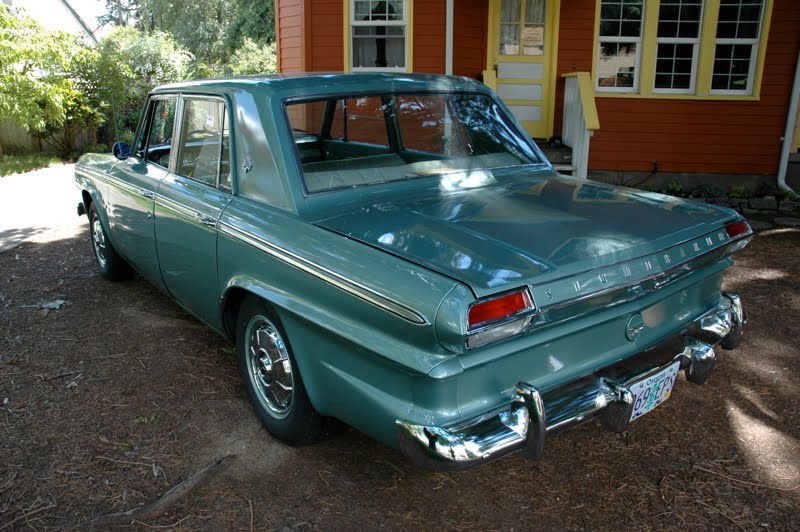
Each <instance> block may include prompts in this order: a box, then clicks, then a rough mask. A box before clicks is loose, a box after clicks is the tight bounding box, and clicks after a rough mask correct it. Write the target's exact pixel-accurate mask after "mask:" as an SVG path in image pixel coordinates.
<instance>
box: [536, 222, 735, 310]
mask: <svg viewBox="0 0 800 532" xmlns="http://www.w3.org/2000/svg"><path fill="white" fill-rule="evenodd" d="M750 234H751V233H747V234H743V235H740V236H737V237H736V238H733V239H731V238H730V237H729V236H728V233H727V231H726V230H725V228H724V227H722V228H719V229H715V230H714V231H711V232H708V233H705V234H703V235H700V236H698V237H695V238H692V239H689V240H686V241H684V242H681V243H680V244H676V245H673V246H672V247H669V248H667V249H664V250H662V251H659V252H656V253H652V254H649V255H646V256H642V257H638V258H635V259H630V260H627V261H623V262H619V263H616V264H612V265H609V266H603V267H601V268H598V269H595V270H591V271H587V272H584V273H579V274H576V275H572V276H566V277H562V278H559V279H555V280H552V281H549V282H547V283H541V284H532V285H530V287H529V288H530V290H531V294H532V295H533V300H534V303H535V304H536V306H537V307H538V308H539V310H540V311H541V312H549V311H556V310H560V309H563V308H564V307H567V306H572V305H575V304H578V303H581V302H585V301H587V300H591V299H593V298H596V297H603V296H608V295H609V294H613V293H616V292H619V291H624V290H628V289H630V288H631V287H636V286H640V285H642V284H647V285H648V287H647V288H642V289H641V290H640V292H641V294H643V293H646V292H650V291H653V290H657V289H658V288H661V287H662V286H664V285H666V284H668V283H670V282H672V281H674V280H676V279H677V278H680V277H682V276H684V275H686V274H689V273H691V272H692V271H694V270H695V269H696V268H698V267H701V266H704V265H705V264H706V263H707V261H709V260H710V259H712V258H714V257H715V255H714V253H719V259H722V258H723V257H724V256H725V251H726V249H728V247H729V245H730V244H731V243H732V242H735V241H736V240H740V239H742V238H747V237H749V236H750ZM641 294H639V295H641ZM637 297H638V296H637Z"/></svg>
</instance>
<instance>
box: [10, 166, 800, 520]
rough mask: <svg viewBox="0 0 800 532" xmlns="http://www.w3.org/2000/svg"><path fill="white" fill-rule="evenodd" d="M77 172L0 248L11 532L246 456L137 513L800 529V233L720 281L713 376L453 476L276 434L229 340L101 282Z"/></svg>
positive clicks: (136, 292) (371, 452) (126, 505)
mask: <svg viewBox="0 0 800 532" xmlns="http://www.w3.org/2000/svg"><path fill="white" fill-rule="evenodd" d="M50 170H51V171H52V170H53V169H50ZM70 171H71V168H70V167H60V170H59V171H58V172H57V173H55V174H54V173H52V172H51V173H49V174H46V175H44V174H41V175H44V177H41V175H39V177H37V178H36V179H34V178H32V181H31V183H30V184H28V186H29V187H32V188H33V189H34V190H39V191H41V190H44V189H48V187H50V188H49V189H50V190H57V191H58V192H57V194H56V196H57V197H58V201H60V202H61V203H63V205H64V207H63V208H61V209H62V210H59V209H60V208H58V207H56V204H55V203H48V202H47V201H45V202H44V203H43V205H49V206H48V207H46V210H47V212H43V213H40V214H39V216H40V218H37V219H30V220H24V221H23V222H20V223H21V224H22V225H19V230H18V233H19V234H16V236H15V237H16V238H17V240H16V241H15V242H16V244H18V245H17V246H16V247H14V248H12V249H10V250H8V251H5V252H0V456H2V459H0V530H5V529H7V528H8V529H22V528H27V527H32V528H36V529H46V528H74V527H81V526H84V525H85V524H86V523H88V522H89V521H90V520H91V519H93V518H95V517H97V516H101V515H104V514H108V513H112V512H119V511H124V510H128V509H131V508H134V507H136V506H138V505H141V504H144V503H147V502H151V501H154V500H157V499H158V498H159V497H160V496H161V495H162V494H163V493H164V492H166V491H167V490H168V489H169V488H170V487H171V486H173V485H175V484H176V483H177V482H179V481H180V480H182V479H186V478H188V477H190V476H192V475H193V474H194V473H195V472H197V471H198V470H200V469H202V468H203V467H205V466H206V465H208V464H211V463H213V462H215V461H216V460H218V459H220V458H222V457H224V456H227V455H230V454H233V455H235V456H236V458H235V459H233V461H232V463H231V466H230V467H229V468H227V469H226V470H224V472H222V473H220V474H219V475H217V476H216V477H213V478H210V479H208V480H207V481H206V482H204V483H203V484H202V485H201V487H200V488H199V489H198V490H196V491H195V492H192V493H191V494H189V495H188V496H187V497H185V498H183V499H181V500H180V501H179V503H178V504H177V505H175V506H173V507H172V508H170V509H169V510H168V512H167V513H166V514H165V515H162V516H161V517H160V518H158V519H155V520H147V521H146V522H144V523H134V526H136V527H138V528H142V529H146V528H149V527H152V526H156V525H157V526H162V527H163V526H166V525H173V526H172V527H173V528H175V529H178V528H183V527H186V528H205V529H230V528H244V529H248V528H251V527H252V528H255V529H260V530H264V529H282V528H284V527H288V528H291V529H302V530H305V529H312V530H313V529H351V528H353V527H354V526H359V527H361V528H366V529H374V528H390V529H403V528H405V529H412V528H413V529H419V528H424V529H438V528H445V529H457V530H461V529H472V528H475V529H481V530H483V529H529V528H558V529H619V528H623V529H651V528H654V529H670V528H677V527H690V528H708V527H713V528H721V529H737V528H741V529H748V530H752V529H759V530H773V529H778V530H797V529H798V528H800V422H798V416H799V415H800V393H798V392H799V391H800V357H798V354H800V350H798V347H797V339H798V338H797V337H798V323H800V320H798V318H800V231H798V230H792V229H773V230H769V231H765V232H762V233H760V234H759V235H758V237H757V238H756V239H755V240H754V241H753V243H752V244H751V246H750V247H748V248H747V249H746V250H745V251H743V252H742V253H741V254H740V255H739V260H738V262H737V266H736V267H735V268H733V269H732V270H731V271H730V272H729V274H728V276H727V278H726V287H727V289H729V290H734V291H738V292H740V293H741V294H742V297H743V299H744V301H745V303H746V305H747V309H748V311H749V314H750V323H749V327H748V329H747V330H746V336H745V340H744V341H743V344H742V346H741V347H740V348H739V349H738V350H737V351H734V352H726V351H722V352H721V361H720V362H719V364H718V365H717V369H716V370H715V374H714V375H713V377H712V379H711V381H710V382H709V383H708V384H707V385H706V386H703V387H697V386H694V385H691V384H689V383H687V382H686V381H685V379H684V378H683V377H682V376H680V377H679V382H678V383H677V385H676V389H675V393H674V395H673V396H672V397H671V398H670V400H669V401H667V402H666V403H665V404H664V405H663V406H661V407H659V408H658V409H656V410H655V411H653V412H652V413H650V414H648V415H647V416H646V417H644V418H642V419H641V420H639V421H637V422H636V423H634V424H633V426H632V427H631V429H630V430H629V431H628V432H627V433H625V434H622V435H616V434H610V433H607V432H604V431H603V430H602V429H601V428H600V426H599V425H598V424H595V423H590V424H587V425H583V426H581V427H579V428H577V429H575V430H573V431H570V432H567V433H565V434H562V435H559V436H556V437H555V438H552V439H551V440H550V441H549V442H548V446H547V449H546V451H545V459H544V460H543V461H541V462H538V463H534V462H530V461H527V460H525V459H522V458H519V457H514V456H512V457H509V458H507V459H503V460H501V461H499V462H495V463H493V464H490V465H488V466H485V467H483V468H480V469H478V470H474V471H469V472H465V473H458V474H442V473H431V472H427V471H421V470H418V469H415V468H414V467H412V466H411V465H410V464H408V463H407V462H405V461H404V459H403V458H402V456H401V455H400V454H399V453H398V452H396V451H394V450H393V449H390V448H387V447H385V446H383V445H381V444H379V443H376V442H374V441H371V440H370V439H368V438H366V437H365V436H363V435H361V434H359V433H357V432H355V431H353V430H349V429H345V430H343V431H342V432H341V433H340V434H338V435H337V436H335V437H334V438H332V439H331V440H329V441H326V442H323V443H322V444H319V445H315V446H312V447H306V448H300V449H294V448H289V447H286V446H284V445H282V444H279V443H277V442H275V441H274V440H273V439H272V438H271V437H270V436H269V434H267V433H266V432H265V431H264V430H262V429H261V427H260V425H259V424H258V421H257V419H256V417H255V416H254V415H253V414H252V413H251V410H250V407H249V405H248V403H247V400H246V397H245V393H244V390H243V388H242V385H241V384H240V382H239V377H238V372H237V370H236V365H235V360H234V356H233V351H232V349H231V346H230V345H229V344H228V343H227V342H226V341H225V340H224V339H222V338H220V337H218V336H216V335H215V334H214V333H213V332H212V331H211V330H209V329H207V328H205V327H204V326H202V325H200V324H199V323H197V322H196V321H194V320H193V319H192V318H191V317H189V316H187V315H186V314H185V313H184V312H183V311H182V310H180V309H179V307H177V306H176V305H175V304H174V303H172V302H171V301H170V300H169V299H168V298H167V297H165V296H164V295H162V294H161V293H160V292H159V291H158V290H156V289H155V288H153V287H152V286H150V285H149V284H147V283H146V282H145V281H142V280H132V281H127V282H123V283H117V284H111V283H108V282H105V281H103V280H102V279H100V278H99V277H98V275H97V273H96V269H95V266H94V262H93V257H92V254H91V249H90V247H89V243H88V239H87V237H86V236H85V231H86V218H85V217H84V218H81V219H78V218H77V217H75V216H74V214H73V213H74V203H75V201H76V200H75V201H73V199H72V197H68V196H66V194H67V193H68V192H71V191H72V189H71V184H69V185H68V186H67V185H65V183H68V181H69V173H70ZM37 175H38V174H37ZM13 177H15V178H16V177H17V176H13ZM7 179H10V178H7ZM48 180H52V181H48ZM45 183H47V186H43V184H45ZM18 185H19V187H20V188H18V189H16V190H17V192H19V190H24V189H25V184H24V183H21V184H18ZM59 187H63V188H59ZM8 198H9V196H8V192H7V190H6V189H2V185H1V184H0V202H10V200H8ZM9 205H10V204H9V203H7V204H5V205H1V204H0V211H2V212H0V217H3V216H5V217H6V218H5V219H3V220H0V248H1V247H2V243H3V240H2V239H3V234H2V232H3V231H4V230H5V231H12V229H13V227H14V223H13V220H12V221H8V219H7V218H8V214H7V213H8V211H9V210H10V209H11V207H10V206H9ZM27 205H28V206H29V207H30V208H29V209H26V210H30V211H32V212H33V213H34V214H35V211H37V207H34V205H35V203H34V202H33V201H28V202H27ZM56 211H58V212H56ZM3 213H6V214H3ZM61 213H69V218H66V214H65V215H64V217H60V214H61ZM32 216H33V214H32ZM48 217H50V218H48ZM38 219H41V220H43V221H42V222H41V223H37V220H38ZM48 220H49V221H48ZM70 224H72V225H70ZM53 226H57V227H56V229H57V230H54V228H53ZM3 228H5V229H3ZM31 228H32V229H31ZM19 242H22V243H21V244H20V243H19ZM59 300H63V301H64V303H63V305H61V306H60V308H57V309H56V308H52V309H43V308H41V307H42V304H43V303H44V304H47V303H51V305H50V306H58V305H57V303H55V302H57V301H59Z"/></svg>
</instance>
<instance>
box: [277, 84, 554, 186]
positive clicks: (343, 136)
mask: <svg viewBox="0 0 800 532" xmlns="http://www.w3.org/2000/svg"><path fill="white" fill-rule="evenodd" d="M286 114H287V118H288V121H289V126H290V127H291V131H292V135H293V138H294V145H295V148H296V150H297V156H298V158H299V161H300V166H301V169H302V174H303V180H304V182H305V188H306V190H307V191H308V192H309V193H312V194H313V193H317V192H323V191H328V190H334V189H341V188H350V187H358V186H368V185H374V184H378V183H386V182H389V181H399V180H403V179H412V178H418V177H426V176H433V175H437V176H444V177H445V178H446V179H450V181H452V182H453V183H454V184H456V183H457V184H459V185H460V186H482V185H485V184H488V183H490V182H493V177H492V172H491V170H493V169H499V168H507V167H509V166H519V165H529V164H536V163H541V162H542V161H541V159H539V157H538V156H537V155H536V153H535V151H534V149H533V148H532V147H531V143H530V141H529V140H528V139H526V138H524V137H522V134H521V133H520V132H519V131H518V129H517V128H516V127H513V126H512V125H511V124H509V122H508V121H507V119H506V118H505V116H504V114H503V113H502V112H501V110H500V108H499V107H498V105H497V103H496V102H495V101H494V100H493V99H492V98H491V97H489V96H488V95H485V94H476V93H439V94H387V95H380V96H347V97H337V98H327V99H320V100H315V101H305V102H300V103H289V104H288V105H287V106H286Z"/></svg>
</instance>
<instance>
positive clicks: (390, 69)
mask: <svg viewBox="0 0 800 532" xmlns="http://www.w3.org/2000/svg"><path fill="white" fill-rule="evenodd" d="M378 22H380V24H377V23H378ZM379 25H380V26H400V27H402V28H404V29H405V33H404V34H403V46H404V48H405V59H404V63H405V66H403V67H357V66H355V53H356V47H355V46H354V45H353V42H354V39H353V28H355V27H357V26H366V27H370V26H379ZM348 38H349V39H350V70H351V71H353V72H407V71H408V61H409V59H410V55H411V53H410V50H409V39H408V0H403V19H402V20H380V21H376V20H356V3H355V0H350V35H349V36H348Z"/></svg>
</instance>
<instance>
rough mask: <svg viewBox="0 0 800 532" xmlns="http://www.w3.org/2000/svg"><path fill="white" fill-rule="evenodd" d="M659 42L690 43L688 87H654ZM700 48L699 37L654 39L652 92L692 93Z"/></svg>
mask: <svg viewBox="0 0 800 532" xmlns="http://www.w3.org/2000/svg"><path fill="white" fill-rule="evenodd" d="M659 44H691V45H693V47H692V70H691V71H690V72H689V88H688V89H664V88H658V87H656V76H657V75H658V71H657V70H656V68H657V66H656V65H658V45H659ZM699 50H700V38H699V37H698V38H697V39H686V38H683V39H678V38H663V39H657V40H656V55H655V56H654V57H653V65H654V66H653V93H654V94H694V93H695V91H696V88H697V63H698V57H699V55H700V54H699Z"/></svg>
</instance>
